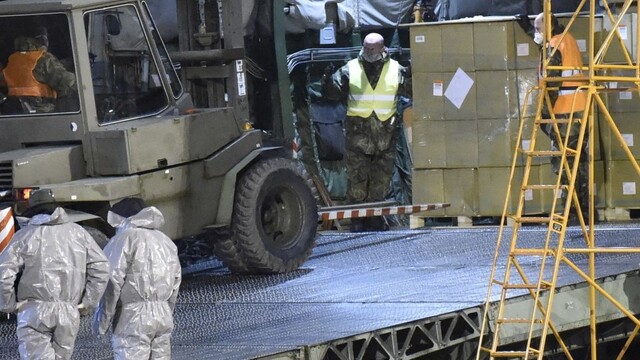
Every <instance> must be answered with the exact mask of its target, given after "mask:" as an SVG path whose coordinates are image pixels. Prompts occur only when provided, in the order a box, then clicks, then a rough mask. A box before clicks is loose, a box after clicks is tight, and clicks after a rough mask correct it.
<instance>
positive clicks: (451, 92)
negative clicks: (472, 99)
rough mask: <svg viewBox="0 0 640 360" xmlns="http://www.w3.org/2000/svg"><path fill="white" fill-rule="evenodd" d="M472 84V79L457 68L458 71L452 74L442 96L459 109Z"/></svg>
mask: <svg viewBox="0 0 640 360" xmlns="http://www.w3.org/2000/svg"><path fill="white" fill-rule="evenodd" d="M472 86H473V79H472V78H471V77H469V75H467V73H465V72H464V71H463V70H462V69H461V68H458V71H456V73H455V75H453V79H451V82H450V83H449V86H447V90H446V91H445V92H444V96H445V97H446V98H447V99H449V101H451V103H453V105H454V106H455V107H457V108H458V109H460V108H461V107H462V103H464V99H466V97H467V95H468V94H469V91H470V90H471V87H472Z"/></svg>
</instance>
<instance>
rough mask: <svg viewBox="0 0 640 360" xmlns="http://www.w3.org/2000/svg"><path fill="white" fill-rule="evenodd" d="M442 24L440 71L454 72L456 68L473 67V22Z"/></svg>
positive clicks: (465, 68) (470, 69)
mask: <svg viewBox="0 0 640 360" xmlns="http://www.w3.org/2000/svg"><path fill="white" fill-rule="evenodd" d="M441 26H442V46H443V47H442V49H443V51H442V71H443V72H454V71H456V70H458V68H462V69H464V70H467V71H473V70H474V69H475V63H474V51H475V47H474V45H473V23H472V22H468V23H464V22H463V23H444V24H443V25H441Z"/></svg>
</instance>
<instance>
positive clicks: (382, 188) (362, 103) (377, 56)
mask: <svg viewBox="0 0 640 360" xmlns="http://www.w3.org/2000/svg"><path fill="white" fill-rule="evenodd" d="M409 80H410V76H409V75H408V70H407V68H405V67H403V66H400V65H399V64H398V62H397V61H395V60H393V59H391V58H389V54H388V51H387V48H386V47H385V45H384V38H383V37H382V36H381V35H380V34H377V33H370V34H369V35H367V36H366V37H365V38H364V41H363V47H362V49H361V51H360V54H359V55H358V58H357V59H353V60H351V61H349V62H348V63H347V64H346V65H344V66H343V67H341V68H340V69H338V71H336V72H335V73H334V74H333V75H331V74H325V79H324V82H323V89H322V92H323V94H324V96H325V98H326V99H327V100H333V101H344V102H346V103H347V119H346V121H345V135H346V154H345V155H346V156H345V162H346V170H347V201H348V202H349V203H350V204H357V203H363V202H374V201H381V200H384V198H385V196H386V195H387V194H388V193H389V189H390V184H391V174H392V172H393V166H394V161H395V157H396V153H395V151H396V147H395V145H396V126H397V121H396V120H397V119H396V118H397V114H396V112H397V100H398V97H399V96H401V95H405V94H407V93H409V92H410V91H411V85H410V81H409ZM385 225H386V224H385V222H384V219H383V218H382V217H374V218H365V219H353V221H352V225H351V230H352V231H356V232H357V231H366V230H383V229H385V227H386V226H385Z"/></svg>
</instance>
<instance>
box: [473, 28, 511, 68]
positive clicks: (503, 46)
mask: <svg viewBox="0 0 640 360" xmlns="http://www.w3.org/2000/svg"><path fill="white" fill-rule="evenodd" d="M513 26H514V22H513V21H482V22H476V23H474V24H473V48H474V54H473V56H474V64H475V69H476V70H502V71H506V70H511V69H515V65H516V46H515V44H514V30H513ZM516 26H518V25H516Z"/></svg>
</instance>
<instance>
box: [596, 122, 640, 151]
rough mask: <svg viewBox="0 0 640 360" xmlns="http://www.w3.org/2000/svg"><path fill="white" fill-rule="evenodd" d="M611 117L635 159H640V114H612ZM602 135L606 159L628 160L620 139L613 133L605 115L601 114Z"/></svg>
mask: <svg viewBox="0 0 640 360" xmlns="http://www.w3.org/2000/svg"><path fill="white" fill-rule="evenodd" d="M610 115H611V117H612V118H613V121H614V123H615V126H616V127H617V128H618V130H619V132H620V134H621V135H622V137H623V138H624V143H625V144H626V145H627V147H628V148H629V150H630V151H631V153H632V155H633V156H634V158H635V159H639V158H640V127H639V126H638V121H640V113H638V112H629V113H611V114H610ZM599 123H600V129H601V130H600V132H599V133H600V135H601V139H600V140H601V142H602V147H603V150H604V158H605V159H606V160H628V159H629V157H628V155H627V153H626V152H625V151H624V149H623V148H622V144H621V143H620V141H619V139H618V137H617V136H616V135H615V134H614V133H613V130H612V129H611V126H609V123H608V122H607V121H606V118H605V116H604V114H599Z"/></svg>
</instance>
